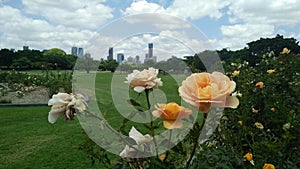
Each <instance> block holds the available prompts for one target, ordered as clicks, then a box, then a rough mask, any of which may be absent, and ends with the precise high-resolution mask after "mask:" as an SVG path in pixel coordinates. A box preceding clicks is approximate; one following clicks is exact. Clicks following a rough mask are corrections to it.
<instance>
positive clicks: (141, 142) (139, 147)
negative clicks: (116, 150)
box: [120, 126, 153, 157]
mask: <svg viewBox="0 0 300 169" xmlns="http://www.w3.org/2000/svg"><path fill="white" fill-rule="evenodd" d="M129 137H130V138H132V139H133V140H134V141H135V142H136V145H133V146H132V147H130V146H128V145H126V146H125V148H124V150H123V151H122V152H121V153H120V156H122V157H135V156H136V155H137V154H138V152H137V151H140V152H142V153H143V152H144V151H145V145H147V144H149V143H150V142H151V141H152V140H153V137H151V136H150V135H149V134H146V135H143V134H141V133H140V132H138V131H137V130H136V129H135V127H133V126H132V127H131V129H130V131H129Z"/></svg>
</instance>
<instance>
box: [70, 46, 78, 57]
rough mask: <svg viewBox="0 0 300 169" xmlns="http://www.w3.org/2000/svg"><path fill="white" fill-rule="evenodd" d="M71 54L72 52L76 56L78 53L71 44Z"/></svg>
mask: <svg viewBox="0 0 300 169" xmlns="http://www.w3.org/2000/svg"><path fill="white" fill-rule="evenodd" d="M71 54H72V55H73V56H77V55H78V53H77V47H75V46H73V47H72V48H71Z"/></svg>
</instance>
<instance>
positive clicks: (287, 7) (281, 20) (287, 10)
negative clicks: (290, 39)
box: [228, 0, 300, 25]
mask: <svg viewBox="0 0 300 169" xmlns="http://www.w3.org/2000/svg"><path fill="white" fill-rule="evenodd" d="M228 14H229V16H230V21H231V22H232V23H237V22H245V23H252V24H253V23H256V24H258V23H262V24H275V25H292V24H297V23H299V22H300V18H299V16H300V5H299V1H297V0H286V1H282V0H265V1H261V0H251V1H249V0H237V1H234V2H233V3H232V4H231V5H230V6H229V11H228Z"/></svg>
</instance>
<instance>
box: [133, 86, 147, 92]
mask: <svg viewBox="0 0 300 169" xmlns="http://www.w3.org/2000/svg"><path fill="white" fill-rule="evenodd" d="M133 90H134V91H136V92H138V93H141V92H143V91H144V90H145V87H143V86H136V87H134V88H133Z"/></svg>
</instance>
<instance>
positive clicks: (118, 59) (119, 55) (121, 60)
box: [117, 53, 124, 64]
mask: <svg viewBox="0 0 300 169" xmlns="http://www.w3.org/2000/svg"><path fill="white" fill-rule="evenodd" d="M117 61H118V63H119V64H122V62H123V61H124V54H123V53H118V54H117Z"/></svg>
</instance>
